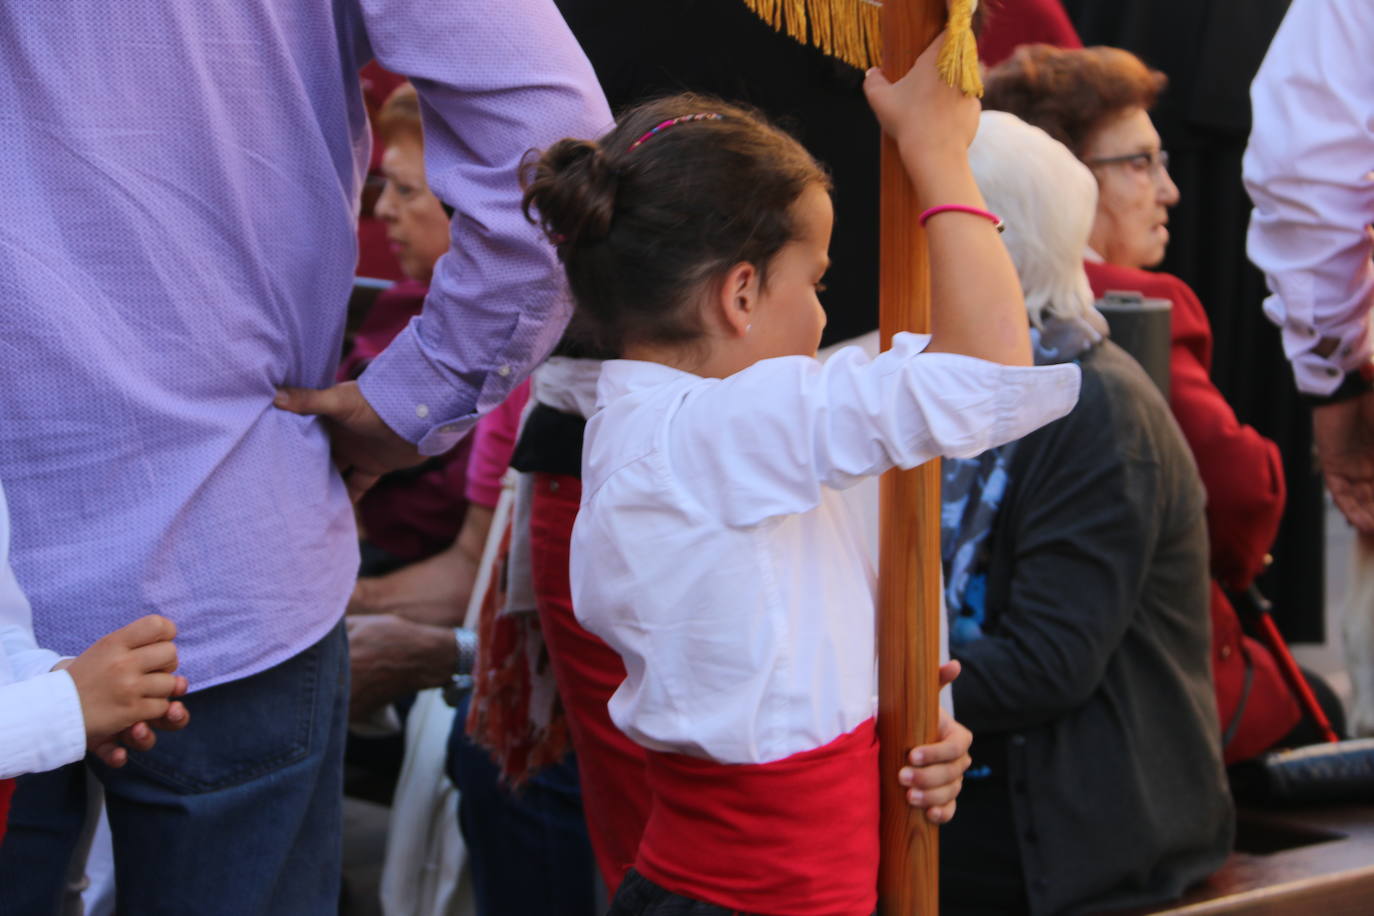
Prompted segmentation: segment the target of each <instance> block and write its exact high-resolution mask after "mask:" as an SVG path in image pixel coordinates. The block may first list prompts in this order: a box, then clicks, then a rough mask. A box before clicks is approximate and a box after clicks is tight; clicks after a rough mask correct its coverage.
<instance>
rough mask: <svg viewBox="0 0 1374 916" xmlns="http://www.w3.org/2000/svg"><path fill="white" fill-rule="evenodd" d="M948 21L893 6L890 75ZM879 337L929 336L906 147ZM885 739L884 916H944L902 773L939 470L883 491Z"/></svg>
mask: <svg viewBox="0 0 1374 916" xmlns="http://www.w3.org/2000/svg"><path fill="white" fill-rule="evenodd" d="M944 22H945V2H944V0H886V2H885V3H884V4H883V24H882V33H883V72H884V73H885V74H886V76H887V77H888V79H891V80H896V79H898V78H899V77H901V76H902V75H903V74H904V73H906V71H907V70H908V69H910V67H911V65H912V64H913V63H914V62H915V61H916V58H917V57H918V56H919V55H920V53H921V51H922V50H924V49H925V47H926V46H927V45H929V44H930V42H931V41H932V40H934V38H935V36H936V35H937V34H939V31H940V29H941V28H943V27H944ZM880 167H881V176H882V177H881V192H880V193H881V195H882V196H881V200H880V213H879V223H880V241H879V249H880V264H881V267H880V278H879V293H878V302H879V328H880V332H881V336H882V346H883V348H884V349H886V348H887V347H889V346H891V344H892V335H893V334H895V333H897V332H898V331H928V330H929V329H930V282H929V278H928V275H927V271H928V261H927V252H926V242H925V233H924V232H923V231H922V230H921V228H920V226H918V225H917V223H916V217H917V211H916V196H915V191H914V190H913V189H912V187H911V182H910V181H909V180H908V178H907V175H906V169H905V168H904V167H903V166H902V161H901V157H900V156H899V155H898V152H897V145H896V144H895V143H894V142H893V141H892V139H891V138H890V137H886V136H884V138H883V146H882V162H881V166H880ZM880 487H881V488H880V493H881V497H880V498H881V508H880V516H879V518H880V523H879V524H880V528H879V530H880V535H879V559H878V737H879V740H880V742H881V752H880V754H879V766H880V767H881V768H882V772H881V785H882V797H881V803H882V824H881V860H880V865H879V871H878V897H879V910H880V912H881V913H882V914H883V916H937V914H938V913H939V886H938V880H939V873H940V869H939V862H940V859H939V852H940V847H939V833H938V830H937V828H935V827H934V826H932V825H931V824H930V822H929V821H927V820H926V818H925V814H924V812H923V811H921V810H920V809H916V808H912V807H911V806H910V805H908V804H907V801H906V790H905V789H904V788H903V787H902V786H901V785H899V784H898V783H897V771H898V770H899V769H901V767H902V766H903V765H904V764H905V763H906V754H907V751H908V750H910V749H911V748H912V747H915V746H916V745H918V744H925V743H928V742H930V741H932V740H934V739H935V737H936V734H937V730H938V726H939V718H938V717H939V701H938V697H937V688H938V678H939V674H938V669H939V651H940V650H939V646H940V619H939V613H940V462H939V461H938V460H937V461H931V462H929V463H928V464H924V465H922V466H921V467H918V468H915V469H913V470H910V471H889V472H887V473H886V474H884V475H883V477H882V481H881V484H880Z"/></svg>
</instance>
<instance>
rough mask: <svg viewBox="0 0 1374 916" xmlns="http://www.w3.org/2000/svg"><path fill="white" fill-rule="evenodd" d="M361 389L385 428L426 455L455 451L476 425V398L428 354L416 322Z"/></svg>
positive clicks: (371, 369) (375, 362)
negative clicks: (411, 443)
mask: <svg viewBox="0 0 1374 916" xmlns="http://www.w3.org/2000/svg"><path fill="white" fill-rule="evenodd" d="M507 371H508V372H509V371H510V370H507ZM358 387H359V388H360V389H361V391H362V394H363V397H364V398H366V399H367V402H368V403H369V404H371V405H372V409H373V410H375V411H377V414H378V415H379V416H380V417H381V418H382V420H383V421H385V422H386V425H387V426H389V427H391V428H392V429H393V430H394V431H395V432H396V434H397V435H399V436H401V438H403V439H405V440H406V441H407V442H413V443H415V445H416V446H417V447H418V448H419V449H420V451H421V452H422V453H424V454H426V455H441V454H443V453H444V452H446V451H448V450H449V449H451V448H453V446H455V445H457V444H458V440H460V439H462V438H463V436H464V435H465V434H466V433H467V432H468V430H470V429H472V427H473V426H474V425H475V424H476V423H477V419H478V416H477V412H476V404H477V392H475V391H468V392H464V391H463V390H462V388H461V387H459V386H458V385H456V384H455V380H454V378H453V375H452V374H451V373H449V372H447V371H445V370H444V369H443V368H442V367H440V366H438V365H436V364H435V363H434V361H433V360H431V359H430V358H429V356H428V355H426V354H425V352H424V349H423V348H422V347H421V345H420V341H419V340H417V339H416V332H415V324H414V323H413V322H412V323H411V324H410V325H409V326H407V327H406V328H405V329H404V330H403V331H401V333H400V334H398V335H397V336H396V338H395V339H394V340H393V341H392V342H391V344H390V345H388V346H387V348H386V349H385V350H383V351H382V352H381V354H380V355H378V356H377V358H376V359H374V360H373V361H372V363H371V364H370V365H369V366H368V367H367V371H366V372H364V373H363V374H362V377H361V378H359V379H358ZM436 394H439V395H440V397H439V398H436V397H435V395H436Z"/></svg>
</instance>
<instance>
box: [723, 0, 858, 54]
mask: <svg viewBox="0 0 1374 916" xmlns="http://www.w3.org/2000/svg"><path fill="white" fill-rule="evenodd" d="M744 3H745V5H746V6H748V7H749V8H750V9H751V10H753V11H754V14H755V15H757V16H758V17H759V18H760V19H762V20H763V21H764V22H766V23H768V24H769V25H770V26H772V27H773V28H774V29H776V30H778V31H779V32H786V33H787V34H788V35H790V36H791V37H792V38H794V39H796V40H797V41H799V42H801V43H803V44H810V45H812V46H814V47H817V48H820V49H821V50H822V51H824V52H825V53H826V54H829V55H831V56H832V57H838V58H839V59H840V60H842V61H844V62H845V63H848V64H851V65H853V66H855V67H858V68H859V69H860V70H867V69H868V68H869V67H875V66H877V65H878V64H879V63H881V61H882V33H881V31H880V29H881V21H880V20H881V16H880V14H881V12H882V6H883V5H882V0H744Z"/></svg>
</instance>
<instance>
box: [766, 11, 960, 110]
mask: <svg viewBox="0 0 1374 916" xmlns="http://www.w3.org/2000/svg"><path fill="white" fill-rule="evenodd" d="M744 3H745V5H746V6H748V7H749V8H750V9H751V10H753V11H754V14H755V15H757V16H758V17H759V18H760V19H762V20H763V21H764V22H766V23H768V24H769V25H770V26H772V27H773V28H774V29H776V30H777V31H779V32H786V33H787V34H788V35H790V36H791V37H792V38H794V39H796V40H797V41H800V42H802V43H803V44H810V45H812V46H814V47H817V48H820V49H821V50H822V51H824V52H825V53H826V54H829V55H830V56H831V57H838V58H839V59H840V60H842V61H844V62H845V63H847V64H851V65H853V66H855V67H858V68H859V69H860V70H867V69H868V68H869V67H876V66H878V65H879V64H881V63H882V57H883V52H882V32H881V28H882V22H881V15H880V14H881V13H882V6H883V4H882V0H744ZM974 6H975V0H950V4H949V25H948V26H947V28H948V30H949V37H948V39H947V40H946V41H945V46H944V47H943V48H941V49H940V59H939V60H938V61H937V62H936V64H937V66H938V67H939V68H940V75H941V76H943V77H944V78H945V80H946V81H947V82H948V83H949V84H950V85H951V86H957V87H959V88H960V89H962V90H963V91H964V92H965V93H967V94H968V95H976V96H978V97H979V98H981V97H982V95H983V77H982V74H981V73H980V71H979V68H978V43H977V41H976V40H975V39H974V37H973V9H974Z"/></svg>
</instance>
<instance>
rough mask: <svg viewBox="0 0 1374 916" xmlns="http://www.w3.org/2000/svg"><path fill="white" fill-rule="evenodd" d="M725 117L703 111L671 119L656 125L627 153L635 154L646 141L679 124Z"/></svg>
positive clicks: (632, 145)
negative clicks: (637, 148) (636, 149)
mask: <svg viewBox="0 0 1374 916" xmlns="http://www.w3.org/2000/svg"><path fill="white" fill-rule="evenodd" d="M723 117H724V115H719V114H716V113H715V112H714V111H703V112H701V113H700V114H689V115H683V116H682V117H680V118H669V119H668V120H666V121H663V122H661V123H659V124H655V125H654V126H653V127H651V128H650V129H649V130H647V131H645V132H644V135H643V136H642V137H640V138H639V139H638V140H636V141H635V142H633V143H631V144H630V148H629V149H627V150H626V151H625V152H627V153H631V152H634V150H635V148H636V147H638V146H639V145H640V144H642V143H644V141H646V140H648V139H649V138H650V137H652V136H653V135H654V134H656V133H659V132H661V131H665V130H667V129H668V128H670V127H674V126H676V125H678V124H686V123H687V122H688V121H719V120H720V119H721V118H723Z"/></svg>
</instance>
